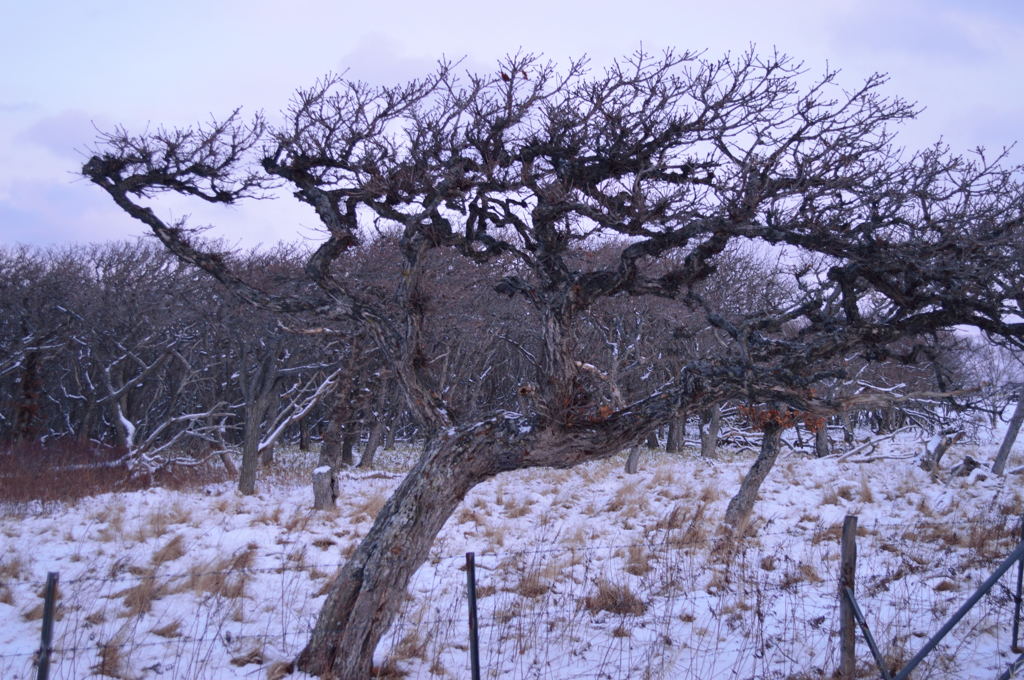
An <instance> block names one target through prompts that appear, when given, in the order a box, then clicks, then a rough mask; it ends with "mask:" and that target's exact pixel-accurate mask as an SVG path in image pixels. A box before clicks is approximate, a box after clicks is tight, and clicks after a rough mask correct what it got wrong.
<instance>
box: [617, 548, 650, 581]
mask: <svg viewBox="0 0 1024 680" xmlns="http://www.w3.org/2000/svg"><path fill="white" fill-rule="evenodd" d="M653 557H654V556H653V555H652V554H651V551H650V550H648V549H647V548H645V547H644V546H642V545H631V546H629V551H628V553H627V555H626V567H625V569H624V571H625V572H626V573H627V574H632V575H633V576H643V575H644V574H646V573H648V572H650V571H651V570H652V569H654V564H653V562H652V559H653Z"/></svg>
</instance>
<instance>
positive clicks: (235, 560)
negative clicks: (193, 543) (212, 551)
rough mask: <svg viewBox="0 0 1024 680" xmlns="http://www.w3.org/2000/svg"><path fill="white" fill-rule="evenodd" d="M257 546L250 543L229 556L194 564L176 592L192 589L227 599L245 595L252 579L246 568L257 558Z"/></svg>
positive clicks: (199, 592) (198, 592)
mask: <svg viewBox="0 0 1024 680" xmlns="http://www.w3.org/2000/svg"><path fill="white" fill-rule="evenodd" d="M256 548H257V546H256V545H254V544H250V545H248V546H246V547H245V548H244V549H242V550H239V551H238V552H236V553H235V554H233V555H230V556H228V557H224V558H222V559H219V560H211V561H208V562H200V563H196V564H194V565H193V566H192V569H191V570H190V572H189V573H188V575H187V576H186V577H185V579H184V582H183V583H182V584H181V586H179V588H178V589H176V590H175V592H181V591H183V590H192V591H193V592H195V593H197V594H201V593H208V594H210V595H214V596H218V597H224V598H227V599H236V598H239V597H244V596H245V588H246V586H247V585H248V583H249V580H250V577H249V573H248V572H247V571H246V570H247V569H248V568H249V567H251V566H252V563H253V561H254V560H255V558H256Z"/></svg>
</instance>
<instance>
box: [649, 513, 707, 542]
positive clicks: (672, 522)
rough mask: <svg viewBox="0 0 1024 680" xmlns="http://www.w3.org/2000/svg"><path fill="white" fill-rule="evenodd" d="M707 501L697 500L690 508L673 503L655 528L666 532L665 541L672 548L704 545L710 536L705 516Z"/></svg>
mask: <svg viewBox="0 0 1024 680" xmlns="http://www.w3.org/2000/svg"><path fill="white" fill-rule="evenodd" d="M707 507H708V505H707V503H705V502H698V503H697V504H696V505H695V506H694V507H693V508H692V509H691V508H689V507H688V506H684V505H683V504H681V503H680V504H677V505H675V506H674V507H673V508H672V510H670V511H669V512H668V514H667V515H665V516H664V517H663V518H662V519H661V521H660V522H658V523H657V524H655V526H654V528H655V529H656V530H659V529H660V530H664V531H666V532H667V533H668V540H667V543H668V545H670V546H671V547H674V548H684V547H689V548H695V547H699V546H702V545H706V544H707V542H708V538H709V536H710V532H709V524H710V522H709V521H708V519H707V517H706V513H707Z"/></svg>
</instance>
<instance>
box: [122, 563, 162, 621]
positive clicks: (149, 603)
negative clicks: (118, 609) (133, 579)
mask: <svg viewBox="0 0 1024 680" xmlns="http://www.w3.org/2000/svg"><path fill="white" fill-rule="evenodd" d="M166 594H167V584H166V583H164V582H162V581H161V580H160V579H158V578H157V577H156V572H155V571H153V570H150V571H149V573H147V574H144V575H143V576H142V577H141V578H139V582H138V583H136V584H135V585H133V586H132V587H130V588H125V589H124V590H121V591H118V592H116V593H114V594H113V595H111V596H110V597H112V598H117V597H120V598H124V599H123V603H124V607H125V610H126V611H125V615H126V616H139V615H140V614H146V613H148V612H150V611H151V610H152V609H153V601H154V600H158V599H160V598H161V597H163V596H164V595H166Z"/></svg>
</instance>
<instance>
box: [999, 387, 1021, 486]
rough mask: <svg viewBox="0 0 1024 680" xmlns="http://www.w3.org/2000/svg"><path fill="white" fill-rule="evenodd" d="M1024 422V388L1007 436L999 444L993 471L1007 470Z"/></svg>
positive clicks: (1018, 398)
mask: <svg viewBox="0 0 1024 680" xmlns="http://www.w3.org/2000/svg"><path fill="white" fill-rule="evenodd" d="M1022 422H1024V389H1022V390H1021V392H1020V395H1019V396H1018V397H1017V406H1016V407H1015V408H1014V409H1013V415H1012V416H1010V424H1009V425H1008V426H1007V428H1006V436H1005V437H1003V443H1002V444H1000V446H999V451H998V452H997V453H996V460H995V462H994V463H992V472H993V473H994V474H997V475H1001V474H1003V472H1004V471H1005V470H1006V461H1007V459H1008V458H1009V457H1010V449H1012V448H1013V444H1014V442H1016V441H1017V434H1018V433H1020V426H1021V423H1022Z"/></svg>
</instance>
